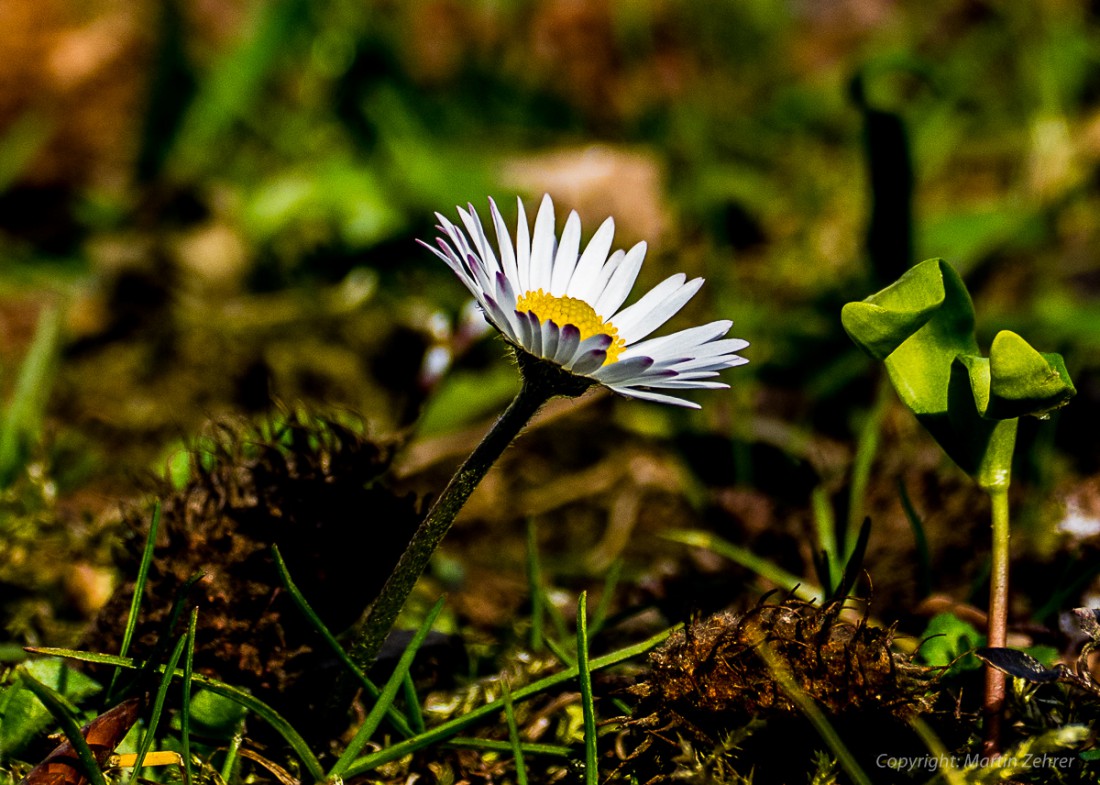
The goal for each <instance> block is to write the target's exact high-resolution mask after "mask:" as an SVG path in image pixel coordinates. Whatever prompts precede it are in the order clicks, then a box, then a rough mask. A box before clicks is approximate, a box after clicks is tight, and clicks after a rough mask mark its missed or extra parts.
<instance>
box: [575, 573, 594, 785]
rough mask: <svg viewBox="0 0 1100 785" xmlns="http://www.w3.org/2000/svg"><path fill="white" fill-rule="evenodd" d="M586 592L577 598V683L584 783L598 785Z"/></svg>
mask: <svg viewBox="0 0 1100 785" xmlns="http://www.w3.org/2000/svg"><path fill="white" fill-rule="evenodd" d="M587 604H588V592H583V591H582V592H581V596H580V597H578V598H577V682H578V683H579V684H580V688H581V712H582V713H583V715H584V782H585V785H598V783H599V771H598V769H597V758H596V706H595V704H594V702H593V700H592V671H591V669H590V668H589V665H588V608H587Z"/></svg>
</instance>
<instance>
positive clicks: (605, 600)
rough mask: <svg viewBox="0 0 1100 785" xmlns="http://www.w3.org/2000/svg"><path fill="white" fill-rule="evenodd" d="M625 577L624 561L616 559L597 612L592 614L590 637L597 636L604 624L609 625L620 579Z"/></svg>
mask: <svg viewBox="0 0 1100 785" xmlns="http://www.w3.org/2000/svg"><path fill="white" fill-rule="evenodd" d="M622 575H623V560H622V559H616V560H615V561H613V562H612V563H611V568H610V569H608V571H607V577H606V578H604V582H603V591H602V592H600V601H599V602H598V603H597V604H596V610H595V611H593V613H592V622H591V623H590V624H589V625H588V635H589V637H592V636H594V635H596V633H598V632H599V631H600V630H601V629H603V626H604V624H606V623H607V614H608V611H610V610H611V601H612V600H613V599H614V598H615V589H616V588H617V587H618V585H619V579H620V578H622Z"/></svg>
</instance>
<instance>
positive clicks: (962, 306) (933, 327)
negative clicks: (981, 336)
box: [840, 259, 977, 360]
mask: <svg viewBox="0 0 1100 785" xmlns="http://www.w3.org/2000/svg"><path fill="white" fill-rule="evenodd" d="M840 320H841V323H842V324H843V325H844V329H845V330H846V331H847V332H848V335H849V336H851V338H852V340H853V341H855V343H856V345H857V346H859V347H860V348H861V349H863V350H864V351H865V352H867V353H868V354H869V355H871V356H872V357H874V358H875V359H876V360H885V359H886V358H887V357H889V356H890V355H891V354H893V353H894V352H895V351H896V350H897V349H898V348H899V347H901V345H902V344H903V343H905V342H906V341H908V340H909V338H911V337H912V336H914V335H917V334H918V333H920V336H919V339H918V344H919V345H921V346H927V345H928V344H933V345H935V344H939V345H942V346H943V347H944V348H952V347H958V348H959V350H962V351H976V350H977V344H976V343H975V342H974V337H973V331H974V306H973V304H972V303H971V301H970V295H969V294H967V291H966V286H965V285H964V284H963V282H962V279H961V278H959V275H958V273H956V272H955V269H954V268H953V267H952V266H951V265H949V264H948V263H947V262H945V261H943V260H942V259H929V260H927V261H924V262H921V263H920V264H918V265H916V266H915V267H913V268H912V269H911V270H909V271H908V272H906V273H905V274H904V275H902V276H901V278H899V279H898V280H897V281H895V282H894V283H892V284H890V285H889V286H887V287H886V288H885V289H883V290H882V291H880V292H876V293H875V294H872V295H871V296H870V297H867V298H866V299H864V300H863V301H861V302H857V303H848V304H847V305H845V306H844V308H843V309H841V312H840ZM914 348H915V347H910V350H909V351H907V352H906V354H912V353H913V352H912V349H914Z"/></svg>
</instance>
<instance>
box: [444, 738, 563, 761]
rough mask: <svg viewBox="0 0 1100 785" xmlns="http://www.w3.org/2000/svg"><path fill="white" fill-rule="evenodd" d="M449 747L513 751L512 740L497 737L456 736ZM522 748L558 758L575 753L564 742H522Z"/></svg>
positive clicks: (524, 751) (529, 751)
mask: <svg viewBox="0 0 1100 785" xmlns="http://www.w3.org/2000/svg"><path fill="white" fill-rule="evenodd" d="M445 744H446V746H448V747H458V748H461V749H467V750H487V751H489V752H511V751H512V750H513V747H512V742H510V741H498V740H497V739H472V738H467V737H464V736H455V737H454V738H453V739H451V740H450V741H448V742H445ZM519 747H520V749H521V750H523V754H524V755H553V756H555V757H558V758H569V757H572V755H573V748H572V747H566V746H565V745H564V744H531V743H530V742H520V745H519Z"/></svg>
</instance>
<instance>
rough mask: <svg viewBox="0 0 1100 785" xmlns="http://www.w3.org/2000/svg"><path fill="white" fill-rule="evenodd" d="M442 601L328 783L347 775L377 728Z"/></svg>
mask: <svg viewBox="0 0 1100 785" xmlns="http://www.w3.org/2000/svg"><path fill="white" fill-rule="evenodd" d="M443 604H444V598H443V597H440V598H439V599H438V600H437V601H436V603H435V605H433V606H432V609H431V610H430V611H428V615H427V616H426V617H425V618H424V623H423V624H421V625H420V629H418V630H417V631H416V634H415V635H413V638H412V640H411V641H409V644H408V645H407V646H406V647H405V651H404V652H403V653H402V655H401V659H400V660H398V661H397V667H395V668H394V669H393V673H392V674H391V675H390V678H389V679H388V680H387V681H386V685H385V686H384V687H383V688H382V694H381V695H379V696H378V700H376V701H375V703H374V707H373V708H372V709H371V710H370V713H369V714H368V715H367V718H366V719H365V720H363V724H362V725H361V726H360V727H359V730H358V731H356V733H355V737H354V738H353V739H352V740H351V743H349V744H348V746H347V748H346V749H345V750H344V752H343V754H341V755H340V758H339V760H337V761H336V764H335V765H334V766H333V767H332V769H330V770H329V773H328V780H329V781H334V780H339V779H342V778H343V777H344V775H345V774H346V773H347V769H348V767H349V766H351V764H352V763H353V762H354V761H355V756H356V755H358V754H359V751H360V750H362V749H363V747H364V746H366V744H367V742H368V741H370V737H371V736H372V735H373V734H374V732H375V731H376V730H377V729H378V724H379V723H380V722H381V721H382V717H383V716H385V714H386V711H387V710H388V709H389V708H390V706H391V704H392V703H393V700H394V698H395V697H397V691H398V690H399V689H400V688H401V684H402V682H403V681H404V679H405V674H406V673H408V672H409V668H410V667H412V662H413V658H414V657H415V656H416V652H417V650H418V649H419V648H420V645H421V644H422V643H423V642H424V639H425V638H426V637H427V636H428V632H429V631H430V630H431V628H432V625H433V624H434V623H435V620H436V617H438V616H439V612H440V611H442V610H443Z"/></svg>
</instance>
